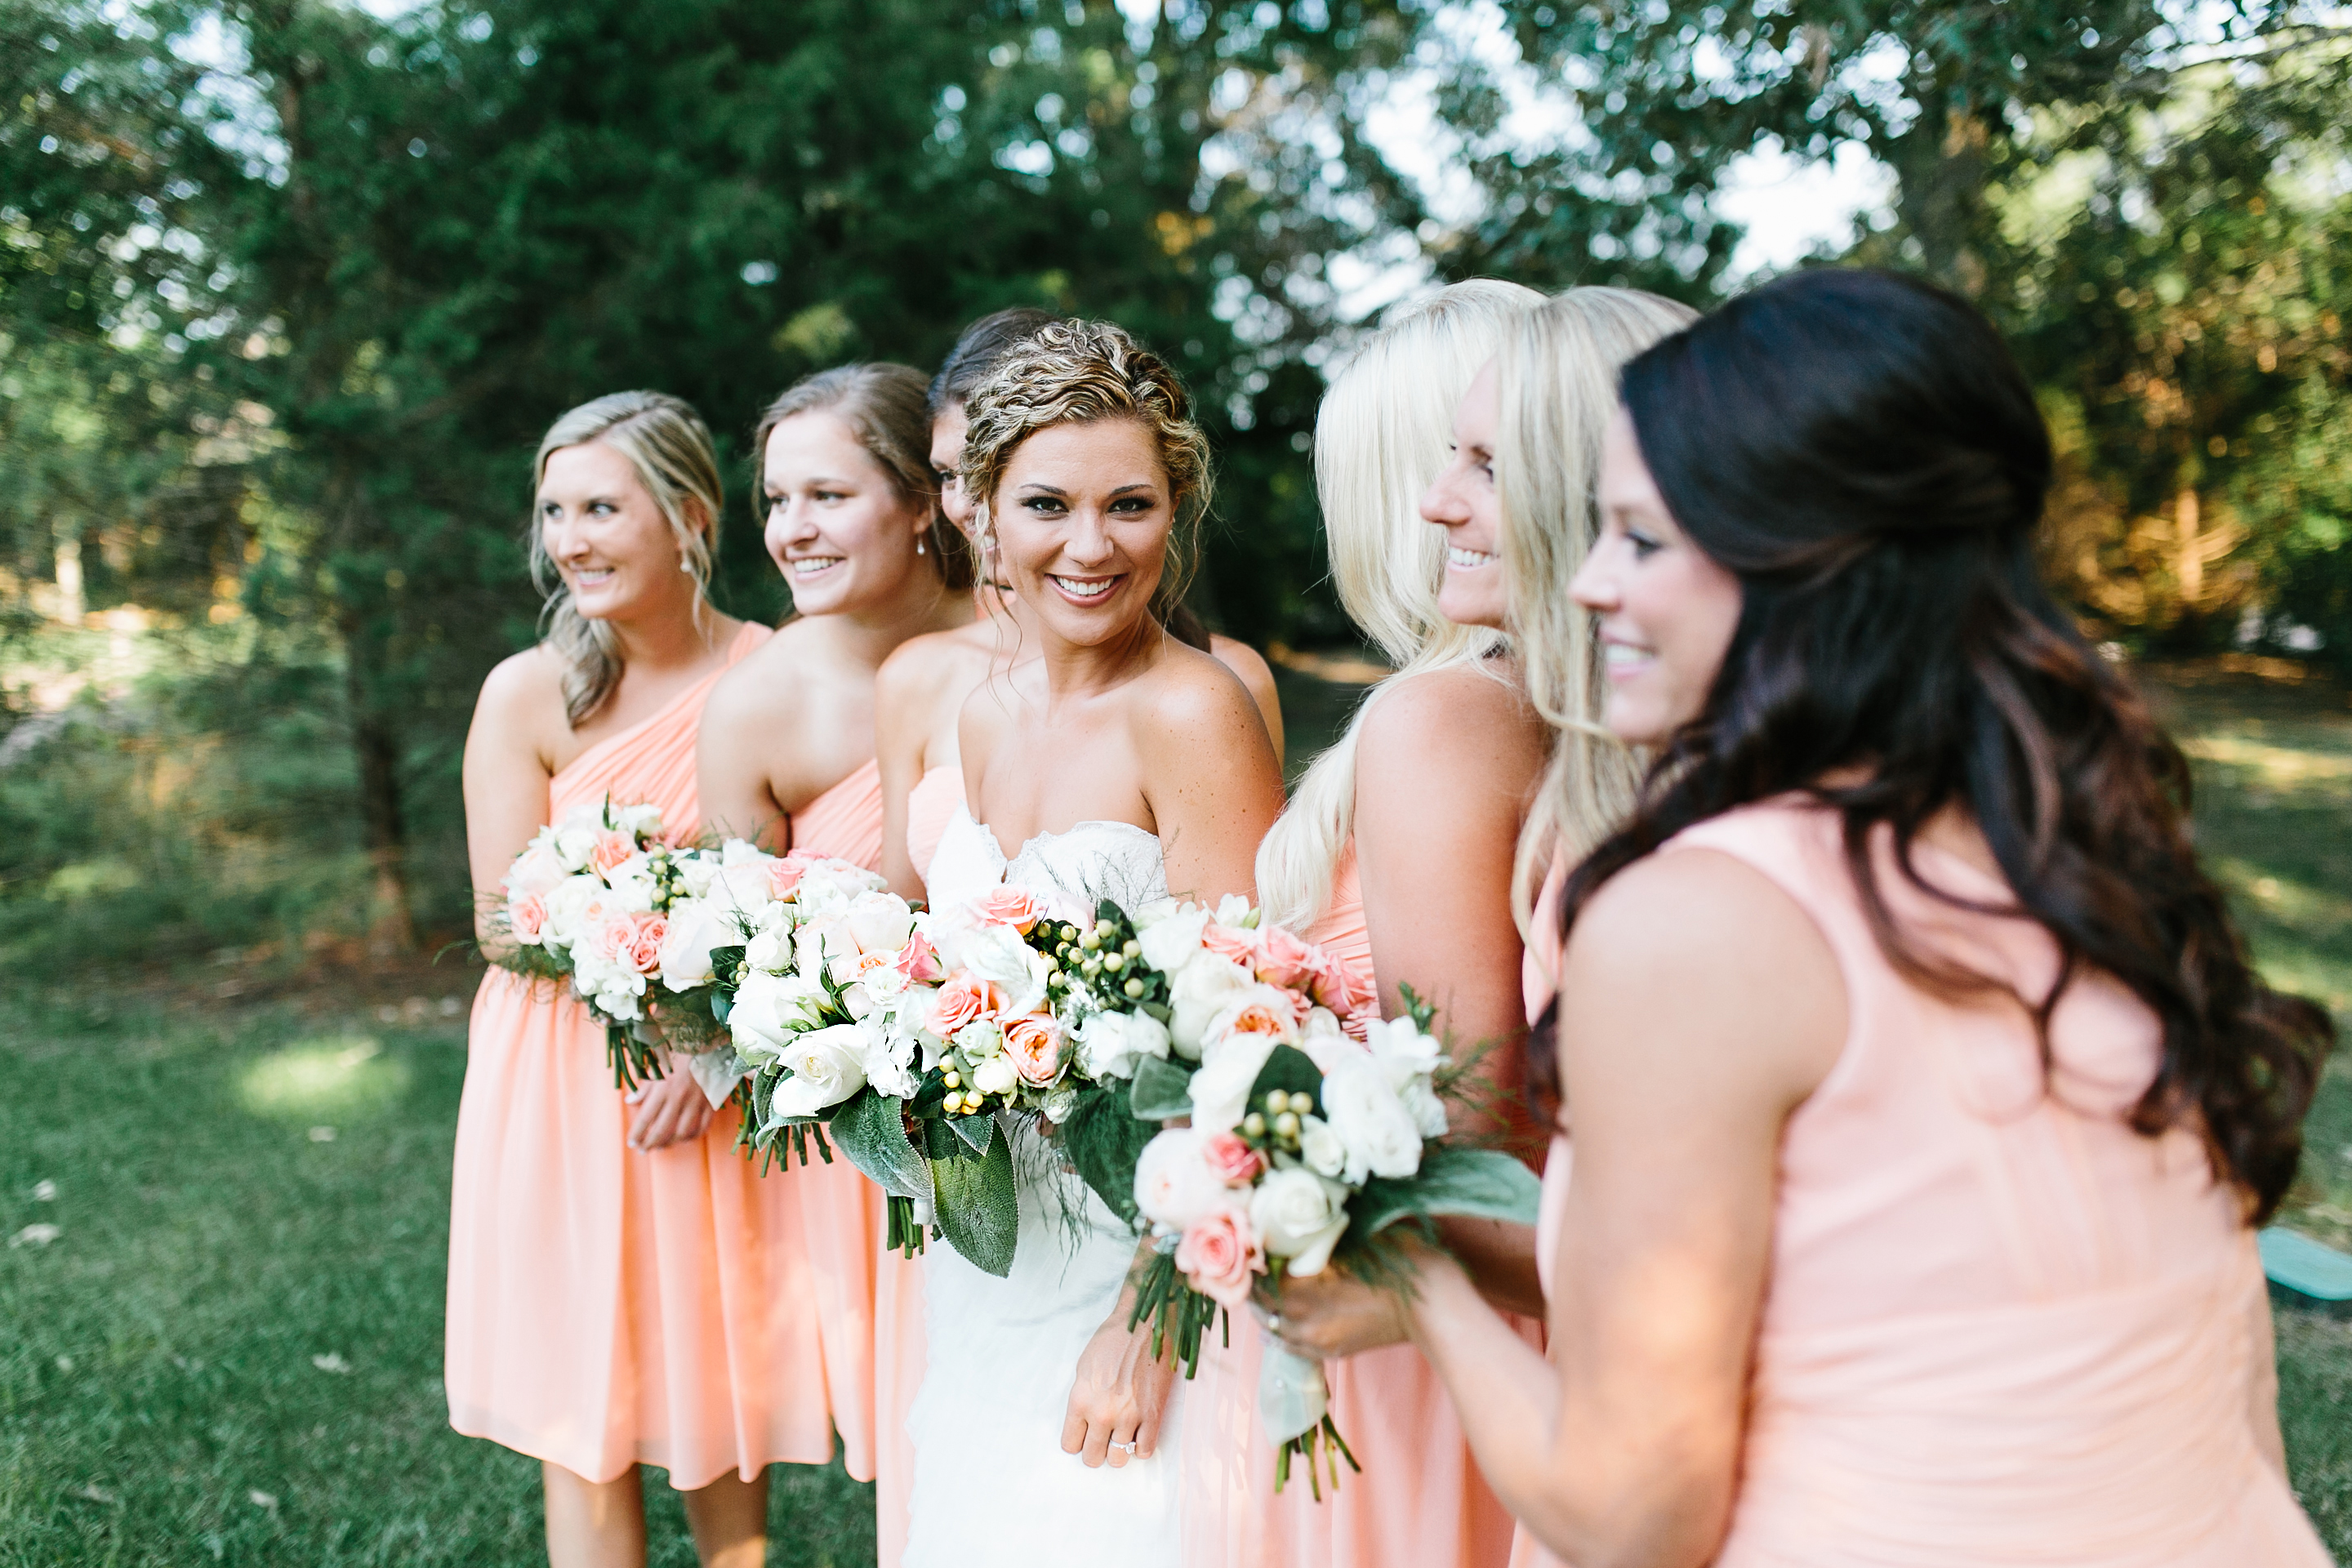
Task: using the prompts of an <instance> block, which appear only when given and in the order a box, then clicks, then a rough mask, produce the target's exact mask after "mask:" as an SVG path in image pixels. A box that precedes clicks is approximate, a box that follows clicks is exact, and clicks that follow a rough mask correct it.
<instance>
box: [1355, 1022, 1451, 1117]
mask: <svg viewBox="0 0 2352 1568" xmlns="http://www.w3.org/2000/svg"><path fill="white" fill-rule="evenodd" d="M1364 1044H1365V1047H1366V1048H1367V1049H1369V1050H1370V1052H1371V1055H1372V1059H1373V1060H1375V1061H1377V1062H1378V1063H1379V1064H1380V1065H1381V1071H1382V1072H1384V1073H1385V1074H1386V1075H1387V1076H1388V1082H1389V1087H1390V1088H1391V1089H1394V1090H1396V1094H1397V1098H1398V1099H1399V1100H1402V1101H1403V1102H1404V1108H1405V1110H1406V1112H1407V1114H1409V1115H1410V1116H1412V1121H1413V1125H1414V1126H1416V1127H1418V1128H1419V1129H1420V1130H1421V1135H1422V1136H1423V1138H1443V1137H1444V1136H1445V1102H1444V1100H1439V1099H1438V1098H1437V1090H1436V1089H1434V1088H1433V1087H1432V1085H1431V1083H1430V1075H1431V1074H1433V1073H1434V1072H1435V1071H1436V1070H1437V1068H1438V1064H1439V1063H1440V1062H1442V1061H1444V1056H1443V1054H1442V1052H1441V1047H1439V1045H1438V1043H1437V1041H1436V1040H1435V1039H1434V1038H1433V1037H1431V1036H1428V1035H1425V1034H1423V1033H1422V1032H1421V1030H1420V1029H1419V1028H1418V1027H1416V1026H1414V1024H1413V1021H1412V1019H1410V1018H1383V1019H1379V1020H1376V1021H1374V1022H1373V1024H1372V1025H1371V1026H1370V1028H1368V1029H1367V1030H1366V1031H1365V1037H1364Z"/></svg>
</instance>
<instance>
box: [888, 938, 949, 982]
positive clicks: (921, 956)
mask: <svg viewBox="0 0 2352 1568" xmlns="http://www.w3.org/2000/svg"><path fill="white" fill-rule="evenodd" d="M890 963H891V967H893V968H895V969H896V970H898V973H901V974H903V975H905V976H906V977H907V981H908V984H911V985H936V984H939V981H940V976H941V974H942V973H944V972H943V971H942V970H941V969H940V950H939V949H938V948H936V947H933V946H932V945H931V939H930V938H929V937H927V936H925V935H924V934H923V933H922V932H921V931H917V932H916V933H915V934H914V935H912V936H910V937H908V939H907V945H906V946H904V947H902V948H900V949H899V950H898V957H896V958H894V959H892V960H891V961H890Z"/></svg>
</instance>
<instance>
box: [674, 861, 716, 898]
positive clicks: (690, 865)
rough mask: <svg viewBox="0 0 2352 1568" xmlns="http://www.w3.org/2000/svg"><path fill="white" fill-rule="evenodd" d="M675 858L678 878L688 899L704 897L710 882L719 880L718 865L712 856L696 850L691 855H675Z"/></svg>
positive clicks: (708, 889)
mask: <svg viewBox="0 0 2352 1568" xmlns="http://www.w3.org/2000/svg"><path fill="white" fill-rule="evenodd" d="M676 859H677V875H678V880H679V881H680V882H681V883H683V884H684V885H685V887H686V896H687V897H688V898H689V899H699V898H702V897H704V896H705V895H707V894H708V893H709V891H710V887H711V884H712V883H714V882H716V881H718V880H719V870H720V867H719V861H718V859H717V858H716V857H714V856H710V855H705V854H703V853H701V852H700V851H697V852H695V853H693V854H691V855H680V856H677V857H676Z"/></svg>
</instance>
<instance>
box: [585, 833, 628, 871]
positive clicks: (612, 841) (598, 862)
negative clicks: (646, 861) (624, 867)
mask: <svg viewBox="0 0 2352 1568" xmlns="http://www.w3.org/2000/svg"><path fill="white" fill-rule="evenodd" d="M636 852H637V845H636V841H635V839H633V838H631V837H629V836H628V835H627V834H625V833H614V832H613V831H612V830H611V829H609V828H607V829H605V830H604V831H603V832H600V833H598V834H597V835H596V847H594V848H593V849H591V850H589V851H588V865H589V867H590V868H591V869H593V871H595V872H596V874H597V875H598V876H602V875H604V873H605V872H607V871H609V870H611V869H612V868H614V867H615V866H617V865H619V864H620V863H621V862H622V861H624V860H625V859H627V858H629V857H630V856H632V855H634V854H635V853H636Z"/></svg>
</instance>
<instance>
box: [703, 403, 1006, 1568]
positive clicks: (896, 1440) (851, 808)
mask: <svg viewBox="0 0 2352 1568" xmlns="http://www.w3.org/2000/svg"><path fill="white" fill-rule="evenodd" d="M929 435H930V426H929V419H928V418H927V416H926V415H925V411H924V407H923V378H922V375H921V374H920V373H919V372H918V371H915V370H912V369H909V368H908V367H907V366H906V365H902V364H856V365H844V366H842V367H840V368H838V369H835V370H828V371H824V372H823V373H821V374H816V375H813V376H810V377H809V378H808V379H806V380H805V381H803V382H800V383H799V384H796V385H794V386H793V388H792V389H791V390H789V391H787V392H786V393H785V394H784V395H782V396H781V397H779V398H778V399H776V401H775V402H774V403H773V404H772V405H770V407H769V409H768V411H767V413H766V414H765V415H764V416H761V421H760V428H759V434H758V437H757V438H756V439H755V440H754V442H753V445H752V458H753V461H754V463H755V464H756V465H757V472H758V473H759V475H760V483H761V493H762V495H763V498H764V500H763V506H764V510H765V512H766V517H767V525H766V541H767V546H768V553H769V554H770V555H771V556H772V557H774V559H775V562H776V565H777V567H778V569H779V570H781V571H782V573H783V574H784V579H785V581H786V582H787V583H788V584H791V587H792V593H793V610H794V611H795V612H796V616H797V618H796V619H794V620H793V622H791V623H790V624H789V625H787V626H785V627H784V628H783V630H782V631H781V632H778V633H777V634H776V635H775V637H772V638H771V639H770V640H769V641H768V642H767V643H766V644H765V645H764V646H763V647H761V648H760V650H759V651H758V652H757V653H755V654H753V655H752V656H751V658H747V659H745V660H744V661H743V664H742V666H741V668H739V669H738V670H736V671H735V673H734V674H733V675H731V676H730V677H729V679H726V680H724V681H721V682H720V683H719V689H718V690H717V691H716V692H714V693H713V694H712V696H711V699H710V719H709V722H708V723H707V724H705V725H704V727H703V733H702V752H701V765H702V792H703V809H704V814H705V816H706V818H707V819H708V821H709V823H710V824H711V826H712V827H713V828H714V829H716V830H719V831H723V832H730V833H739V834H747V835H748V834H752V833H756V834H757V835H758V836H759V837H760V838H761V841H762V842H764V843H766V844H767V845H768V846H769V847H771V848H772V849H776V850H780V851H781V850H787V849H789V850H793V851H796V852H798V853H801V854H805V855H827V856H833V857H835V858H840V859H844V860H851V861H855V862H856V863H857V864H858V865H861V866H866V867H869V868H879V866H880V864H881V858H882V816H883V813H882V792H881V784H880V779H879V775H878V772H877V764H876V761H875V752H874V734H875V725H874V710H875V696H876V693H875V671H876V670H877V668H880V666H881V664H882V662H883V660H884V659H885V658H888V657H889V655H890V653H891V651H892V650H893V649H895V648H897V647H898V646H899V645H900V644H902V643H904V642H906V641H907V639H908V638H909V637H921V636H926V635H930V634H939V633H949V632H951V631H952V629H953V628H955V627H958V626H963V625H965V624H967V623H969V622H970V621H971V616H972V603H971V584H972V578H971V553H970V552H969V551H968V550H967V548H966V546H965V542H964V538H963V535H962V534H961V532H959V531H957V530H956V529H955V528H953V527H952V526H950V525H949V524H948V523H947V522H946V521H944V520H943V519H941V517H940V513H939V508H938V506H937V504H936V502H937V498H936V495H935V494H934V492H933V490H932V488H931V475H930V470H929V467H928V465H927V464H926V461H925V452H926V448H927V447H928V444H929ZM776 1183H777V1184H778V1185H780V1186H782V1187H784V1188H786V1189H788V1190H789V1191H791V1192H792V1193H793V1195H794V1197H795V1199H796V1200H797V1201H798V1202H799V1203H800V1204H801V1205H802V1212H803V1216H804V1223H805V1225H806V1226H807V1232H808V1237H809V1246H810V1247H811V1249H812V1251H811V1264H812V1266H813V1268H814V1271H815V1276H816V1279H815V1293H816V1314H817V1323H818V1327H819V1331H820V1333H821V1335H822V1337H823V1340H824V1355H823V1359H822V1363H821V1364H812V1365H809V1366H806V1367H804V1368H802V1369H800V1370H799V1372H798V1373H797V1375H799V1376H801V1377H803V1378H805V1379H808V1380H810V1381H811V1382H812V1383H813V1384H815V1385H817V1386H822V1387H830V1388H831V1389H832V1390H833V1391H834V1403H835V1409H834V1419H835V1423H836V1424H837V1425H838V1426H840V1428H841V1436H842V1443H843V1447H844V1449H845V1462H846V1464H847V1467H848V1469H849V1473H850V1474H851V1475H853V1476H855V1477H856V1478H858V1479H861V1480H863V1479H875V1480H877V1488H876V1506H877V1523H878V1527H879V1536H880V1545H881V1553H882V1562H883V1563H885V1564H886V1565H887V1564H888V1563H894V1562H895V1561H896V1560H897V1543H898V1541H899V1540H900V1539H901V1538H902V1537H903V1534H904V1529H905V1526H904V1520H905V1515H906V1508H905V1496H906V1487H907V1484H908V1480H907V1470H906V1464H907V1463H908V1462H911V1460H910V1458H909V1456H908V1450H907V1448H906V1447H905V1442H904V1437H903V1434H902V1431H901V1424H900V1421H899V1416H900V1415H901V1414H902V1413H903V1409H904V1406H905V1405H906V1403H907V1401H908V1399H910V1398H911V1397H912V1391H911V1387H910V1386H901V1383H902V1380H904V1382H905V1383H907V1384H911V1381H912V1379H913V1378H914V1377H915V1376H917V1375H919V1371H920V1367H921V1354H922V1337H921V1324H922V1311H923V1303H922V1289H921V1273H920V1268H921V1266H920V1264H919V1262H910V1261H908V1260H907V1259H904V1258H900V1257H898V1255H897V1254H896V1253H887V1255H885V1251H884V1248H883V1247H882V1237H883V1236H884V1235H885V1234H886V1229H885V1226H884V1223H883V1201H884V1200H883V1194H882V1192H881V1189H880V1188H878V1187H877V1186H875V1185H874V1184H872V1183H870V1182H868V1181H866V1179H865V1178H864V1177H862V1176H860V1175H859V1174H858V1173H857V1172H856V1169H855V1168H854V1167H852V1166H850V1165H849V1164H848V1163H846V1162H844V1161H839V1160H836V1161H835V1162H833V1163H830V1164H825V1163H819V1164H816V1165H813V1166H809V1167H807V1168H805V1169H803V1168H799V1167H795V1168H794V1169H793V1170H792V1171H790V1172H788V1173H781V1174H779V1176H778V1177H777V1178H776Z"/></svg>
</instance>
